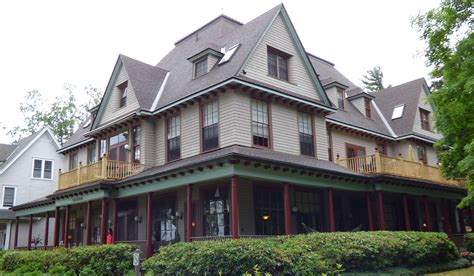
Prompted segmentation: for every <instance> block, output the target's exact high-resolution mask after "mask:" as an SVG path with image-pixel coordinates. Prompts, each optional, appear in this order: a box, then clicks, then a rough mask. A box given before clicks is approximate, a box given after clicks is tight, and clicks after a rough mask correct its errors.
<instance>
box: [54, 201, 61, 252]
mask: <svg viewBox="0 0 474 276" xmlns="http://www.w3.org/2000/svg"><path fill="white" fill-rule="evenodd" d="M59 212H60V211H59V207H56V209H54V235H53V246H54V247H57V246H59Z"/></svg>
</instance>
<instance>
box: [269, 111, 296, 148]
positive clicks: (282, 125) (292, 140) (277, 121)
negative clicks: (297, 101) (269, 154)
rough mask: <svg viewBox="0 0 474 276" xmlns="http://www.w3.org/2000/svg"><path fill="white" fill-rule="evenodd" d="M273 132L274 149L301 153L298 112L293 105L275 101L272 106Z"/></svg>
mask: <svg viewBox="0 0 474 276" xmlns="http://www.w3.org/2000/svg"><path fill="white" fill-rule="evenodd" d="M270 110H271V120H272V121H271V123H272V132H273V136H272V139H273V149H274V150H275V151H279V152H285V153H291V154H297V155H299V154H300V147H299V137H298V112H297V111H296V109H295V108H294V107H293V108H291V107H288V106H284V105H282V104H280V103H275V102H273V103H272V104H271V107H270Z"/></svg>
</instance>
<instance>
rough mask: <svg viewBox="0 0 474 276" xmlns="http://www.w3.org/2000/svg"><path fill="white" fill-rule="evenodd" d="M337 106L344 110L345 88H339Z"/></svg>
mask: <svg viewBox="0 0 474 276" xmlns="http://www.w3.org/2000/svg"><path fill="white" fill-rule="evenodd" d="M337 108H339V109H342V110H344V90H342V89H340V88H337Z"/></svg>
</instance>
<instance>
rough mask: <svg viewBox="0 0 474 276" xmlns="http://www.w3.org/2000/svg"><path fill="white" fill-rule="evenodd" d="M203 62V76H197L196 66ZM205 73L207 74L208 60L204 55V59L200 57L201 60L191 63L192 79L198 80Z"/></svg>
mask: <svg viewBox="0 0 474 276" xmlns="http://www.w3.org/2000/svg"><path fill="white" fill-rule="evenodd" d="M204 61H205V62H206V71H205V72H204V73H203V74H201V75H198V74H197V73H198V70H197V68H198V64H200V63H202V62H204ZM207 73H209V59H208V56H207V55H206V56H204V57H202V58H200V59H198V60H196V61H195V62H194V63H193V79H197V78H200V77H202V76H204V75H206V74H207Z"/></svg>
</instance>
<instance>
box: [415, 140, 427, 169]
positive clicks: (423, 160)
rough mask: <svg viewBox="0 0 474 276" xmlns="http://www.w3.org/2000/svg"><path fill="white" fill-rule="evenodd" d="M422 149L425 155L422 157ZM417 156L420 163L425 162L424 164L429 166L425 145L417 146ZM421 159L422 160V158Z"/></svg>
mask: <svg viewBox="0 0 474 276" xmlns="http://www.w3.org/2000/svg"><path fill="white" fill-rule="evenodd" d="M420 149H423V155H422V156H420ZM416 156H417V157H418V160H417V161H418V162H420V161H421V162H423V164H425V165H426V164H428V151H427V149H426V146H425V145H422V144H418V145H416ZM420 157H421V158H420Z"/></svg>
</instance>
